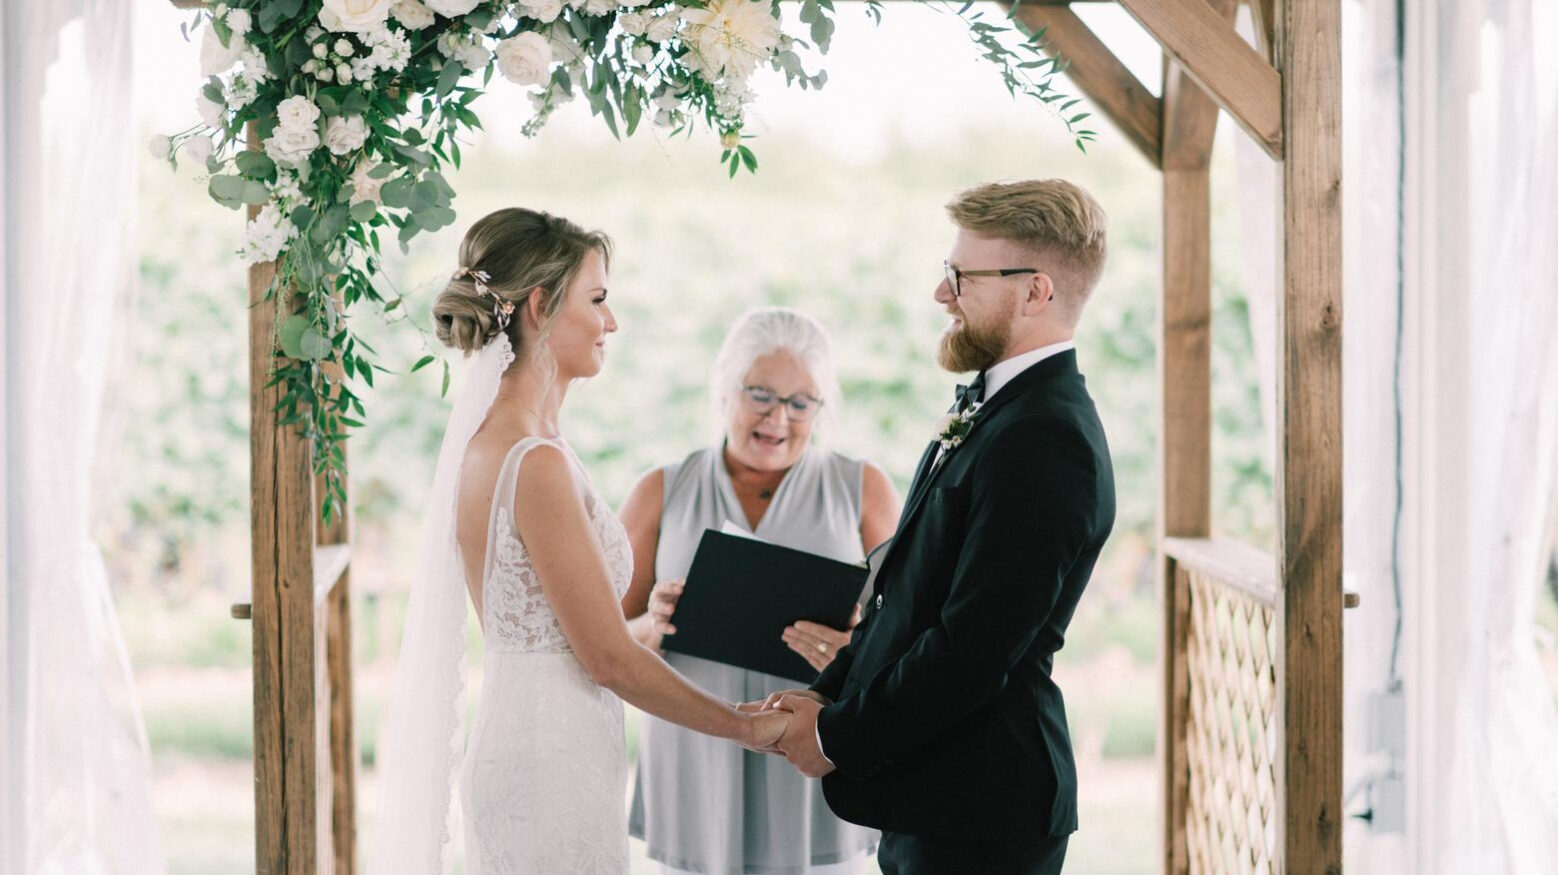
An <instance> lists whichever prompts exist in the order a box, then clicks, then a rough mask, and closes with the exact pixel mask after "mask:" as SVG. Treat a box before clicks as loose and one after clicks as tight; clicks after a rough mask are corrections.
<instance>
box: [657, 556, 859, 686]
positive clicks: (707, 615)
mask: <svg viewBox="0 0 1558 875" xmlns="http://www.w3.org/2000/svg"><path fill="white" fill-rule="evenodd" d="M866 574H867V570H866V566H865V565H851V564H850V563H848V562H840V561H838V560H837V559H829V558H828V557H826V556H818V555H816V554H814V553H807V552H805V551H804V550H792V549H791V548H789V547H781V546H779V545H778V544H770V543H768V542H767V541H759V540H756V539H754V538H747V537H741V536H738V535H727V534H725V533H724V532H719V531H715V530H714V529H708V530H707V531H705V532H704V533H703V538H702V540H700V541H699V542H698V552H697V553H695V554H693V560H692V568H691V570H689V571H688V572H687V583H686V586H685V587H684V588H683V590H682V597H681V598H680V599H679V600H677V603H676V613H675V614H674V615H672V617H671V624H672V625H674V626H675V627H676V634H675V635H667V636H666V637H665V639H664V641H663V643H662V645H661V646H663V647H664V648H665V649H666V650H673V651H676V652H677V653H685V654H687V655H688V656H697V657H700V658H703V659H709V660H713V661H715V662H722V663H725V664H726V665H733V666H737V667H738V668H744V669H748V670H751V671H757V672H762V673H763V674H771V675H778V676H779V677H783V678H789V679H791V680H794V681H799V682H801V683H807V684H809V683H811V682H812V681H814V680H816V678H817V671H816V669H814V668H812V667H811V664H810V663H808V662H807V661H806V660H804V659H802V658H801V655H800V654H798V653H796V652H795V651H793V650H791V649H790V647H789V645H787V644H785V643H784V641H783V640H781V638H780V636H781V635H782V634H783V633H784V629H785V627H786V626H789V625H790V624H792V623H794V622H795V621H797V620H810V621H812V622H814V623H821V624H822V625H824V626H831V627H832V628H834V629H844V628H847V627H848V626H849V617H850V614H851V612H853V610H854V608H855V602H856V600H857V599H859V598H860V593H861V590H862V589H863V588H864V587H865V583H866Z"/></svg>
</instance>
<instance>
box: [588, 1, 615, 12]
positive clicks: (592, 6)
mask: <svg viewBox="0 0 1558 875" xmlns="http://www.w3.org/2000/svg"><path fill="white" fill-rule="evenodd" d="M616 9H617V0H584V12H585V14H586V15H610V14H611V13H612V12H615V11H616Z"/></svg>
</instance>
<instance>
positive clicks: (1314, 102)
mask: <svg viewBox="0 0 1558 875" xmlns="http://www.w3.org/2000/svg"><path fill="white" fill-rule="evenodd" d="M1280 6H1281V11H1280V13H1279V14H1278V18H1277V20H1278V24H1279V27H1278V30H1279V36H1278V39H1279V41H1280V42H1279V46H1278V48H1279V51H1278V53H1277V57H1278V58H1280V59H1281V63H1282V68H1283V69H1282V81H1283V89H1282V119H1283V127H1284V130H1285V137H1284V138H1283V153H1284V155H1283V167H1282V201H1283V210H1282V217H1283V218H1282V221H1283V247H1282V253H1283V260H1282V277H1283V295H1282V301H1281V302H1280V305H1279V307H1278V314H1279V316H1278V326H1279V335H1280V340H1279V342H1280V344H1281V346H1280V349H1281V355H1280V356H1279V357H1278V359H1277V360H1278V361H1279V362H1280V363H1281V364H1280V366H1279V367H1280V370H1281V373H1280V374H1279V380H1278V389H1277V393H1278V405H1277V407H1278V421H1279V425H1278V439H1279V444H1278V447H1279V452H1278V453H1277V469H1278V470H1277V472H1276V474H1277V476H1276V481H1277V527H1278V532H1279V551H1278V558H1279V561H1280V563H1281V573H1282V582H1283V589H1282V600H1281V601H1280V603H1279V611H1280V614H1279V619H1280V621H1281V628H1282V633H1281V634H1282V647H1281V648H1279V652H1280V660H1281V662H1280V674H1279V675H1278V677H1279V679H1280V681H1281V690H1282V693H1281V695H1282V697H1283V703H1282V714H1283V720H1282V731H1283V739H1282V745H1281V748H1282V751H1283V759H1282V771H1281V774H1280V783H1279V786H1280V787H1283V788H1284V790H1285V797H1286V799H1285V805H1284V811H1283V816H1282V817H1281V818H1280V821H1279V822H1280V828H1281V829H1282V830H1283V834H1282V837H1281V845H1282V848H1283V859H1284V861H1285V864H1286V871H1288V872H1303V873H1311V872H1312V873H1333V872H1335V873H1339V872H1340V871H1341V856H1342V854H1341V851H1342V842H1341V832H1342V823H1341V802H1342V744H1341V742H1342V368H1341V356H1342V335H1341V291H1342V257H1341V256H1342V240H1341V227H1342V215H1341V212H1342V211H1341V206H1342V201H1341V83H1340V78H1341V77H1340V72H1341V21H1340V19H1341V10H1340V8H1339V7H1340V3H1339V0H1282V2H1281V3H1280Z"/></svg>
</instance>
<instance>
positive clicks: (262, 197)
mask: <svg viewBox="0 0 1558 875" xmlns="http://www.w3.org/2000/svg"><path fill="white" fill-rule="evenodd" d="M268 200H270V189H268V188H266V187H265V183H263V182H255V181H254V180H252V179H251V180H249V181H248V182H245V183H244V184H243V202H244V203H246V204H249V205H250V206H259V205H260V204H263V203H265V202H266V201H268Z"/></svg>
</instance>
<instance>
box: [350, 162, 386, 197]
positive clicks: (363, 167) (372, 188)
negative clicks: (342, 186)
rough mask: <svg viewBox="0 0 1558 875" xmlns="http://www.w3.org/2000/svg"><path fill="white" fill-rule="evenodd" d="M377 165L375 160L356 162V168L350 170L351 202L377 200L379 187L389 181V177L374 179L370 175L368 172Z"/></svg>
mask: <svg viewBox="0 0 1558 875" xmlns="http://www.w3.org/2000/svg"><path fill="white" fill-rule="evenodd" d="M378 166H379V164H378V162H377V161H371V162H370V161H359V162H357V169H356V170H353V171H352V203H354V204H356V203H362V202H363V201H372V202H374V203H378V202H379V189H381V188H383V187H384V183H385V182H388V181H389V177H387V176H386V177H384V178H383V179H374V178H373V177H372V176H370V175H369V174H371V173H372V172H373V170H374V168H376V167H378Z"/></svg>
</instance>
